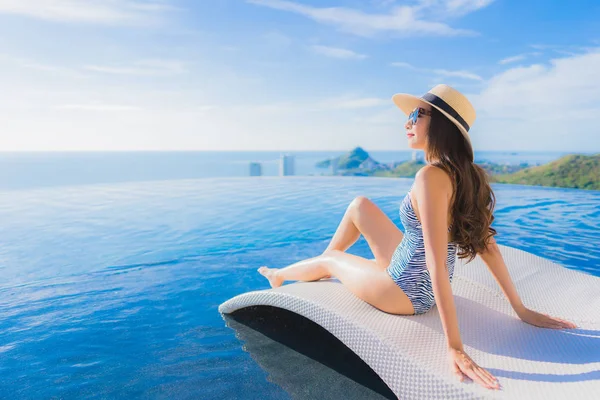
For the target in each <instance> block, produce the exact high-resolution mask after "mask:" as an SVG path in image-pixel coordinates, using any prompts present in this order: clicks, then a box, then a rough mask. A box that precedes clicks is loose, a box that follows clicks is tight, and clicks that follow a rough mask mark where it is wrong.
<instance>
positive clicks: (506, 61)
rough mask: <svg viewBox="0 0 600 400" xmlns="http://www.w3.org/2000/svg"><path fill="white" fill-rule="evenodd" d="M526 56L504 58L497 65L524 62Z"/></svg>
mask: <svg viewBox="0 0 600 400" xmlns="http://www.w3.org/2000/svg"><path fill="white" fill-rule="evenodd" d="M526 57H527V56H526V55H525V54H519V55H517V56H512V57H506V58H503V59H502V60H500V61H498V64H510V63H513V62H517V61H521V60H524V59H525V58H526Z"/></svg>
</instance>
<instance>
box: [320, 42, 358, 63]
mask: <svg viewBox="0 0 600 400" xmlns="http://www.w3.org/2000/svg"><path fill="white" fill-rule="evenodd" d="M312 48H313V50H314V51H315V52H317V53H319V54H322V55H324V56H327V57H332V58H341V59H345V60H363V59H365V58H367V56H366V55H365V54H359V53H355V52H354V51H352V50H346V49H340V48H338V47H328V46H319V45H315V46H312Z"/></svg>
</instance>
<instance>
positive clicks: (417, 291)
mask: <svg viewBox="0 0 600 400" xmlns="http://www.w3.org/2000/svg"><path fill="white" fill-rule="evenodd" d="M408 193H410V191H409V192H408ZM400 220H401V221H402V225H404V228H405V233H404V237H403V238H402V241H401V242H400V244H399V245H398V247H396V250H395V251H394V254H393V255H392V260H391V262H390V265H389V266H388V267H387V269H386V271H387V273H388V274H389V275H390V277H391V278H392V279H393V280H394V282H396V284H397V285H398V286H400V288H401V289H402V291H403V292H404V293H406V295H407V296H408V298H409V299H410V301H411V303H412V305H413V308H414V309H415V315H416V314H424V313H426V312H427V311H429V310H430V309H431V308H432V307H433V305H434V304H435V298H434V296H433V287H432V284H431V276H430V275H429V270H428V269H427V265H426V263H425V245H424V241H423V229H422V227H421V223H420V222H419V219H418V218H417V216H416V214H415V212H414V210H413V208H412V204H411V202H410V195H409V194H406V196H405V197H404V199H403V200H402V202H401V203H400ZM450 229H452V225H450V228H448V231H450ZM456 249H457V245H456V244H455V243H452V242H449V243H448V258H447V260H446V266H447V267H448V273H449V278H450V282H452V276H453V275H454V262H455V260H456Z"/></svg>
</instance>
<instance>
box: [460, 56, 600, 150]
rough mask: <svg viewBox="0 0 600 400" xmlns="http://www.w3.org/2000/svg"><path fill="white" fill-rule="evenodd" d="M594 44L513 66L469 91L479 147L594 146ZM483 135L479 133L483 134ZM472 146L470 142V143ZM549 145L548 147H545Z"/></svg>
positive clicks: (598, 59)
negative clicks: (566, 54) (582, 51)
mask: <svg viewBox="0 0 600 400" xmlns="http://www.w3.org/2000/svg"><path fill="white" fill-rule="evenodd" d="M597 71H600V48H596V49H594V50H593V51H590V52H588V53H586V54H579V55H575V56H571V57H563V58H557V59H553V60H551V61H550V63H549V65H544V64H533V65H529V66H519V67H515V68H511V69H509V70H507V71H504V72H502V73H500V74H498V75H496V76H494V77H492V78H491V79H490V80H489V81H488V82H487V84H486V86H485V88H484V89H483V90H482V91H481V93H479V94H474V95H469V96H468V97H469V98H471V99H472V102H473V104H474V106H475V108H476V110H477V112H478V117H477V118H478V121H476V122H475V126H474V129H475V130H476V132H480V133H481V135H482V137H481V139H479V138H478V137H477V134H476V135H474V141H477V140H481V141H485V142H486V144H487V145H486V146H485V147H492V148H494V147H496V148H498V149H502V148H504V149H506V148H509V147H510V148H512V149H519V148H520V147H523V146H524V143H532V142H534V143H538V147H539V149H540V150H565V151H569V150H570V149H573V148H579V149H582V148H585V146H586V145H585V143H589V144H592V145H593V146H596V147H597V143H598V139H597V135H598V127H599V126H600V112H599V111H600V75H599V74H598V72H597ZM483 135H485V136H483ZM474 144H475V142H474ZM549 146H550V147H552V148H549Z"/></svg>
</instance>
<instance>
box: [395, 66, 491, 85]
mask: <svg viewBox="0 0 600 400" xmlns="http://www.w3.org/2000/svg"><path fill="white" fill-rule="evenodd" d="M390 65H391V66H393V67H401V68H407V69H411V70H413V71H419V72H424V73H432V74H437V75H441V76H453V77H457V78H463V79H470V80H474V81H483V78H482V77H481V76H479V75H477V74H474V73H472V72H469V71H464V70H456V71H451V70H447V69H441V68H437V69H430V68H418V67H415V66H414V65H412V64H409V63H407V62H403V61H398V62H393V63H391V64H390Z"/></svg>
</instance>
